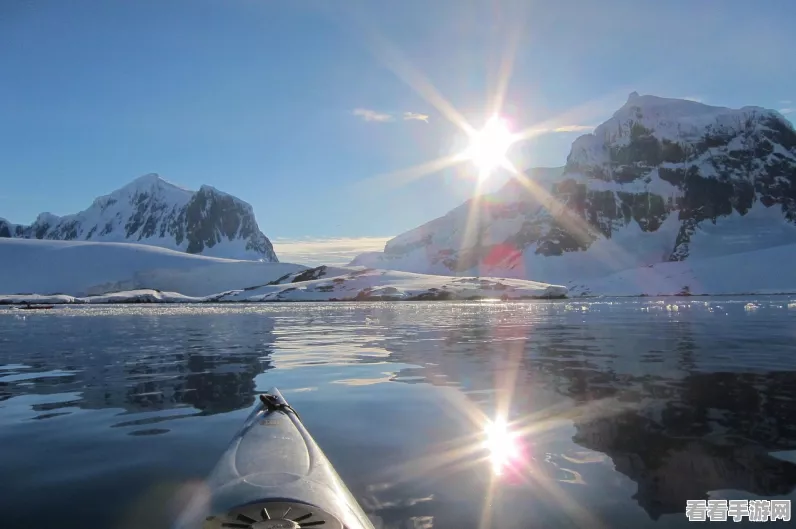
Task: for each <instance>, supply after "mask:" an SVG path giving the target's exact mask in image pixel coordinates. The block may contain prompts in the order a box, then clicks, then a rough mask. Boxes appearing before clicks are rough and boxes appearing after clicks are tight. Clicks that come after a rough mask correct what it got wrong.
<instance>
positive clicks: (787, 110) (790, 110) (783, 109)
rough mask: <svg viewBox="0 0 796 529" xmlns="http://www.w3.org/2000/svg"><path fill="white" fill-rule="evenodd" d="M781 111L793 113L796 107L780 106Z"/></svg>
mask: <svg viewBox="0 0 796 529" xmlns="http://www.w3.org/2000/svg"><path fill="white" fill-rule="evenodd" d="M779 112H780V113H781V114H793V113H794V112H796V107H785V108H780V109H779Z"/></svg>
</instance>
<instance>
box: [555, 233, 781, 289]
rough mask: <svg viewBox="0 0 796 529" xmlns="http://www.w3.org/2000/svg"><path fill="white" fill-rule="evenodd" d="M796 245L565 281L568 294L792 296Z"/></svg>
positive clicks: (667, 263) (661, 264) (675, 262)
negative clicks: (588, 279)
mask: <svg viewBox="0 0 796 529" xmlns="http://www.w3.org/2000/svg"><path fill="white" fill-rule="evenodd" d="M794 256H796V244H789V245H782V246H776V247H773V248H765V249H762V250H756V251H752V252H742V253H735V254H732V255H722V256H720V257H711V258H705V259H689V260H686V261H669V262H665V263H658V264H655V265H651V266H647V267H641V268H634V269H630V270H623V271H621V272H618V273H615V274H611V275H609V276H607V277H602V278H597V279H594V280H591V281H585V282H582V281H578V280H574V281H572V282H570V283H569V285H568V286H569V289H570V295H571V296H588V295H602V296H639V295H648V296H657V295H678V294H684V293H687V294H692V295H698V294H715V295H722V294H786V293H787V294H794V293H796V266H794V265H793V259H794Z"/></svg>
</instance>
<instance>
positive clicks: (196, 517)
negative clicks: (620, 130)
mask: <svg viewBox="0 0 796 529" xmlns="http://www.w3.org/2000/svg"><path fill="white" fill-rule="evenodd" d="M205 485H206V487H207V488H206V489H205V490H206V492H205V493H203V494H197V495H196V496H195V497H194V498H193V499H192V501H191V503H190V504H189V505H188V507H187V509H186V510H185V512H184V513H183V514H182V516H181V517H180V519H179V520H178V521H177V523H176V525H175V529H200V528H201V529H222V528H239V529H296V528H301V527H317V528H318V529H373V525H372V524H371V522H370V521H369V520H368V518H367V516H366V515H365V513H364V512H363V511H362V509H361V508H360V506H359V505H358V504H357V502H356V500H355V499H354V497H353V496H352V495H351V493H350V491H349V490H348V488H347V487H346V486H345V484H344V483H343V481H342V480H341V479H340V476H338V475H337V472H336V471H335V470H334V468H333V467H332V465H331V463H329V460H328V459H327V458H326V456H325V455H324V454H323V452H322V451H321V449H320V448H319V447H318V445H317V444H316V443H315V440H314V439H313V438H312V436H311V435H310V434H309V432H308V431H307V429H306V428H305V427H304V424H303V423H302V422H301V419H300V418H299V416H298V414H297V413H296V412H295V410H293V408H292V407H291V406H290V405H289V404H288V403H287V401H286V400H285V399H284V397H282V395H281V394H280V393H279V391H278V390H277V389H276V388H274V389H272V390H271V391H269V392H268V393H266V394H264V395H260V398H259V399H258V402H257V405H256V407H255V409H254V410H253V411H252V413H251V414H250V415H249V417H248V418H247V419H246V421H245V422H244V424H243V427H242V428H241V429H240V431H238V433H237V434H236V435H235V437H234V438H233V439H232V442H231V443H230V445H229V447H228V448H227V450H226V451H225V452H224V454H223V455H222V456H221V460H220V461H219V462H218V463H217V464H216V467H215V468H214V469H213V471H212V472H211V473H210V476H209V477H208V478H207V480H206V481H205Z"/></svg>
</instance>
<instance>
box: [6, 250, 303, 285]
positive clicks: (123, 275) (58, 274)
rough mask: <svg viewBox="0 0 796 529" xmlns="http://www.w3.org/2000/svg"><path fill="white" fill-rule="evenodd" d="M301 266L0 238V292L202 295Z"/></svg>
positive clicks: (266, 279)
mask: <svg viewBox="0 0 796 529" xmlns="http://www.w3.org/2000/svg"><path fill="white" fill-rule="evenodd" d="M306 269H307V267H306V266H302V265H297V264H289V263H271V262H262V261H237V260H232V259H221V258H214V257H205V256H201V255H192V254H187V253H183V252H177V251H173V250H168V249H165V248H159V247H156V246H150V245H144V244H133V243H109V242H83V241H80V242H78V241H51V240H37V239H4V238H0V293H5V294H30V293H37V294H66V295H69V296H76V297H80V296H92V295H100V294H106V293H108V292H119V291H128V290H139V289H154V290H161V291H168V292H180V293H181V294H183V295H186V296H207V295H210V294H215V293H218V292H223V291H227V290H234V289H240V288H244V287H248V286H252V285H265V284H267V283H269V282H271V281H273V280H275V279H277V278H279V277H281V276H284V275H286V274H292V273H296V272H301V271H303V270H306Z"/></svg>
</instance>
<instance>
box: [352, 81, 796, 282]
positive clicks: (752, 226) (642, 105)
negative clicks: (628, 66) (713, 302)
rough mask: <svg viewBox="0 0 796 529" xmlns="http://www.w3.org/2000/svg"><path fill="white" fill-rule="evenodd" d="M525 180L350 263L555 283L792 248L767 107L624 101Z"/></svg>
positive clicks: (792, 179)
mask: <svg viewBox="0 0 796 529" xmlns="http://www.w3.org/2000/svg"><path fill="white" fill-rule="evenodd" d="M527 176H528V177H529V178H530V179H531V180H532V181H533V182H535V183H536V184H537V185H538V187H539V188H542V189H543V190H544V192H542V193H540V192H539V191H538V190H536V191H533V190H529V189H527V187H528V186H526V185H523V184H521V183H520V182H517V181H512V182H509V183H508V184H507V185H506V187H504V188H503V189H501V190H500V191H498V192H497V193H495V194H492V195H488V196H485V197H481V199H480V200H471V201H469V202H468V203H466V204H464V205H462V206H460V207H458V208H456V209H454V210H453V211H451V212H449V213H448V214H447V215H445V216H443V217H441V218H438V219H435V220H433V221H431V222H429V223H427V224H424V225H423V226H420V227H418V228H415V229H413V230H411V231H409V232H406V233H404V234H401V235H399V236H397V237H395V238H394V239H392V240H390V241H389V242H388V243H387V244H386V246H385V249H384V252H376V253H370V254H363V255H361V256H359V257H357V258H356V259H355V260H354V261H353V262H352V264H357V265H367V266H373V267H379V268H393V269H397V270H405V271H411V272H424V273H436V274H443V273H447V274H455V275H459V274H466V275H474V274H482V275H492V276H504V277H506V276H508V277H527V278H533V279H534V280H537V281H546V282H553V283H558V284H568V283H570V282H572V281H578V280H580V281H582V280H587V279H589V278H597V277H604V276H607V275H609V274H612V273H615V272H618V271H621V270H628V269H632V268H637V267H645V266H651V265H653V264H655V263H660V262H667V261H683V260H693V259H702V258H707V257H711V258H713V257H719V256H724V255H729V254H738V253H742V252H751V251H758V250H761V249H764V248H770V247H775V246H780V245H786V244H793V243H796V130H794V127H793V125H792V124H791V123H790V122H789V121H788V120H786V119H785V118H784V117H783V116H782V115H781V114H779V113H778V112H776V111H774V110H767V109H764V108H760V107H743V108H741V109H730V108H723V107H715V106H709V105H705V104H702V103H697V102H694V101H687V100H679V99H667V98H661V97H655V96H649V95H646V96H640V95H638V94H637V93H635V92H634V93H632V94H630V97H629V98H628V100H627V102H626V104H625V105H624V106H622V108H620V109H619V110H618V111H617V112H616V113H615V114H614V115H613V116H612V117H611V118H610V119H609V120H607V121H606V122H605V123H603V124H601V125H600V126H598V127H597V128H596V129H595V130H594V132H593V133H591V134H586V135H583V136H581V137H579V138H577V139H576V140H575V142H573V144H572V148H571V151H570V154H569V156H568V158H567V163H566V166H565V167H564V168H562V169H560V170H558V171H556V170H535V171H530V172H529V173H528V175H527ZM531 187H532V188H533V187H535V186H531ZM468 226H469V228H468Z"/></svg>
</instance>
